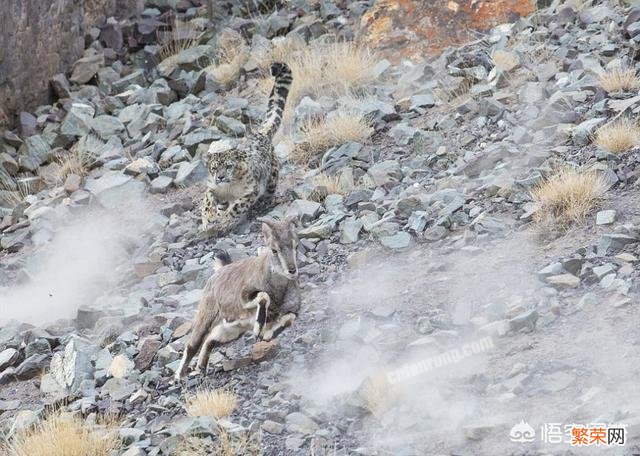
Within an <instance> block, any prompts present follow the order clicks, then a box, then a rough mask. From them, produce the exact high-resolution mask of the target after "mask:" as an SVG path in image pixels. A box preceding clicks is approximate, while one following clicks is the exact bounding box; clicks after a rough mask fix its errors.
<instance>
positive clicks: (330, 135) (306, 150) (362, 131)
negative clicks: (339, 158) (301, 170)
mask: <svg viewBox="0 0 640 456" xmlns="http://www.w3.org/2000/svg"><path fill="white" fill-rule="evenodd" d="M300 130H301V133H302V137H301V141H300V142H299V144H297V145H296V147H295V148H294V149H293V151H292V153H291V157H290V159H291V161H292V162H294V163H296V164H299V165H303V166H309V165H310V164H311V163H312V162H313V161H314V160H315V159H317V158H318V157H319V156H320V155H321V154H323V153H324V152H325V151H326V150H327V149H329V148H330V147H333V146H339V145H342V144H344V143H346V142H349V141H356V142H360V143H364V142H366V141H367V140H368V139H369V137H370V136H371V135H372V134H373V128H372V127H371V125H370V121H369V119H367V118H366V117H365V116H363V115H362V114H358V113H355V112H350V111H344V110H341V111H337V112H336V113H334V115H331V116H328V117H325V118H323V119H319V120H318V119H312V120H308V121H306V122H304V123H303V125H302V126H301V127H300Z"/></svg>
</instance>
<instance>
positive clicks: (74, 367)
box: [50, 336, 97, 392]
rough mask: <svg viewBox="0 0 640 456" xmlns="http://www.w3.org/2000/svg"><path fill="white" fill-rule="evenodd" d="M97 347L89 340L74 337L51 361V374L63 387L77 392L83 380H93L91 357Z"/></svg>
mask: <svg viewBox="0 0 640 456" xmlns="http://www.w3.org/2000/svg"><path fill="white" fill-rule="evenodd" d="M96 352H97V347H95V346H93V345H92V344H91V343H90V342H89V341H88V340H85V339H81V338H80V337H77V336H73V337H72V338H71V340H70V341H69V342H68V343H67V345H66V346H65V348H64V352H57V353H55V354H54V355H53V358H52V359H51V366H50V373H51V375H52V376H53V378H55V380H56V381H57V382H58V383H59V384H60V385H62V386H64V387H66V388H69V390H70V391H72V392H76V391H78V389H79V388H80V384H81V383H82V381H83V380H85V379H88V378H92V376H93V366H92V364H91V357H92V356H93V354H94V353H96Z"/></svg>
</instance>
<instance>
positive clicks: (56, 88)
mask: <svg viewBox="0 0 640 456" xmlns="http://www.w3.org/2000/svg"><path fill="white" fill-rule="evenodd" d="M49 83H50V84H51V88H52V89H53V93H55V95H56V97H58V98H69V97H70V96H71V95H70V94H71V88H70V87H69V80H68V79H67V77H66V76H65V75H64V74H63V73H59V74H56V75H54V76H53V77H52V78H51V79H50V81H49Z"/></svg>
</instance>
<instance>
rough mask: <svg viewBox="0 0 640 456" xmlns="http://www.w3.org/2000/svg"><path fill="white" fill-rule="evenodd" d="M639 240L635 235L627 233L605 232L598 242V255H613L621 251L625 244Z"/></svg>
mask: <svg viewBox="0 0 640 456" xmlns="http://www.w3.org/2000/svg"><path fill="white" fill-rule="evenodd" d="M636 242H638V239H637V238H636V237H634V236H629V235H626V234H615V233H612V234H605V235H603V236H602V237H601V238H600V241H599V242H598V255H611V254H613V253H618V252H620V251H621V250H622V249H623V248H624V246H625V245H627V244H633V243H636Z"/></svg>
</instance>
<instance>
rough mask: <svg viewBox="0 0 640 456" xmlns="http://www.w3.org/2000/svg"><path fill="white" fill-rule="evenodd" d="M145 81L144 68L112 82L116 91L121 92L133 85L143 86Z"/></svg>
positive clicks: (112, 87)
mask: <svg viewBox="0 0 640 456" xmlns="http://www.w3.org/2000/svg"><path fill="white" fill-rule="evenodd" d="M145 82H146V81H145V77H144V70H136V71H134V72H133V73H131V74H129V75H127V76H125V77H124V78H122V79H118V80H117V81H114V82H112V83H111V89H112V90H113V91H114V92H115V93H120V92H122V91H124V90H125V89H126V88H127V87H129V86H131V85H138V86H142V85H145ZM121 120H122V119H121Z"/></svg>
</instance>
